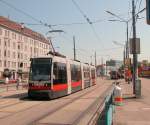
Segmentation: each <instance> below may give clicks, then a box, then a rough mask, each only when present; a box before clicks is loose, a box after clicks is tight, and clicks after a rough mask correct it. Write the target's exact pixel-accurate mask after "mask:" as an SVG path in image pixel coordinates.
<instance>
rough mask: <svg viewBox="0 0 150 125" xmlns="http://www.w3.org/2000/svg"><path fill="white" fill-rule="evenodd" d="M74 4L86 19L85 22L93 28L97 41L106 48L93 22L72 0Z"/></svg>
mask: <svg viewBox="0 0 150 125" xmlns="http://www.w3.org/2000/svg"><path fill="white" fill-rule="evenodd" d="M72 2H73V4H74V5H75V6H76V8H77V9H78V11H79V12H80V13H81V14H82V16H83V17H84V18H85V20H86V21H87V22H88V24H89V25H90V26H91V28H92V30H93V33H94V35H95V37H96V39H97V40H98V42H101V45H102V47H103V48H104V44H103V43H102V41H101V39H100V38H99V36H98V34H97V32H96V30H95V28H94V26H93V22H92V21H91V20H90V18H89V17H87V15H86V14H85V13H84V12H83V11H82V9H81V8H80V6H79V5H78V4H77V3H76V2H75V0H72Z"/></svg>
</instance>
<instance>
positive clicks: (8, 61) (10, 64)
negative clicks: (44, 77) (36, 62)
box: [0, 16, 51, 79]
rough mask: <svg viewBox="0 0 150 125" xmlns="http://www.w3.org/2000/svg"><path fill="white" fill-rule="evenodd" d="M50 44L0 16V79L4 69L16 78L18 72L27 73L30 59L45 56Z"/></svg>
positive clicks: (36, 34) (39, 36) (25, 28)
mask: <svg viewBox="0 0 150 125" xmlns="http://www.w3.org/2000/svg"><path fill="white" fill-rule="evenodd" d="M50 50H51V44H50V41H49V40H48V39H46V38H45V37H44V36H43V35H41V34H39V33H37V32H35V31H32V30H31V29H29V28H27V27H24V26H23V25H21V24H19V23H16V22H14V21H11V20H9V19H8V18H5V17H1V16H0V78H2V77H3V72H4V69H9V70H10V71H11V72H12V79H16V78H17V72H18V70H20V69H21V70H22V72H24V73H25V72H26V73H28V72H29V67H30V58H33V57H38V56H45V55H46V54H47V53H48V52H49V51H50Z"/></svg>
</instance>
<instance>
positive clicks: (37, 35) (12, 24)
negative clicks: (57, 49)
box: [0, 16, 49, 43]
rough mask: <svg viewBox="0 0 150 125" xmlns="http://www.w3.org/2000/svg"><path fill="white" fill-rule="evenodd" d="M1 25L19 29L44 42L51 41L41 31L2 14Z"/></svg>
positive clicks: (22, 32)
mask: <svg viewBox="0 0 150 125" xmlns="http://www.w3.org/2000/svg"><path fill="white" fill-rule="evenodd" d="M0 26H4V27H7V28H8V29H10V30H14V31H17V32H19V33H21V34H24V35H26V36H28V37H31V38H33V39H36V40H39V41H41V42H44V43H49V42H48V40H47V39H46V38H45V37H44V36H43V35H42V34H40V33H37V32H35V31H33V30H31V29H29V28H27V27H25V26H23V25H21V24H19V23H16V22H14V21H12V20H10V19H8V18H5V17H2V16H0Z"/></svg>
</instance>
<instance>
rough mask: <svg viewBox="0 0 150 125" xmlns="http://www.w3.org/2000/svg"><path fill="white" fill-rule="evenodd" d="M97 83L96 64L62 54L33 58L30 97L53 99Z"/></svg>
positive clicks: (30, 75)
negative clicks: (71, 58)
mask: <svg viewBox="0 0 150 125" xmlns="http://www.w3.org/2000/svg"><path fill="white" fill-rule="evenodd" d="M95 84H96V69H95V66H92V65H89V64H85V63H81V62H79V61H74V60H70V59H67V58H65V57H60V56H52V57H41V58H39V57H38V58H32V59H31V66H30V73H29V88H28V96H29V97H40V96H41V97H43V96H44V97H45V96H47V97H48V98H50V99H53V98H58V97H61V96H65V95H68V94H71V93H74V92H77V91H80V90H82V89H85V88H87V87H90V86H92V85H95Z"/></svg>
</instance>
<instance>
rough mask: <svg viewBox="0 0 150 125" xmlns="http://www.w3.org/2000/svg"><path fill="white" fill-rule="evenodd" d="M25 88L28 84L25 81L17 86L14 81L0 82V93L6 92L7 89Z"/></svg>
mask: <svg viewBox="0 0 150 125" xmlns="http://www.w3.org/2000/svg"><path fill="white" fill-rule="evenodd" d="M27 88H28V84H27V83H21V84H19V85H18V86H17V84H16V83H12V84H1V85H0V93H2V92H7V91H16V90H23V89H27Z"/></svg>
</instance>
